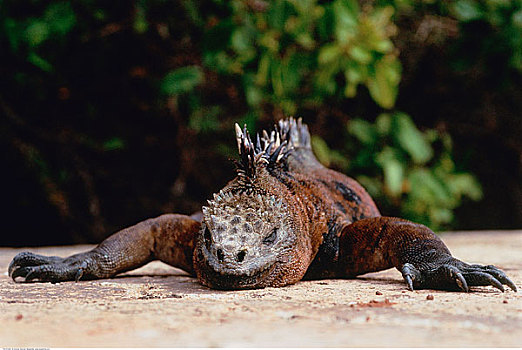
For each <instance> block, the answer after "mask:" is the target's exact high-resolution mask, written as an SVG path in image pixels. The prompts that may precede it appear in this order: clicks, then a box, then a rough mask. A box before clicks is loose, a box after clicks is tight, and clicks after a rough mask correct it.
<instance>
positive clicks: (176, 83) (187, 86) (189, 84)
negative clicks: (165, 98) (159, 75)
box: [161, 66, 203, 95]
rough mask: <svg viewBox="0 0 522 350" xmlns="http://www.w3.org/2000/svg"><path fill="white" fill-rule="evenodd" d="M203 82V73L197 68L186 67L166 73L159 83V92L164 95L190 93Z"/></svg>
mask: <svg viewBox="0 0 522 350" xmlns="http://www.w3.org/2000/svg"><path fill="white" fill-rule="evenodd" d="M202 81H203V72H202V71H201V69H200V68H199V67H196V66H188V67H182V68H178V69H176V70H174V71H172V72H170V73H168V74H167V75H166V76H165V78H163V81H162V82H161V91H162V92H163V93H164V94H166V95H177V94H180V93H184V92H190V91H192V90H193V89H194V88H195V87H196V86H198V85H199V84H201V82H202Z"/></svg>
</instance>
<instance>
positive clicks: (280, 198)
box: [194, 119, 308, 289]
mask: <svg viewBox="0 0 522 350" xmlns="http://www.w3.org/2000/svg"><path fill="white" fill-rule="evenodd" d="M286 123H288V125H286V124H281V123H280V125H279V129H278V130H276V131H274V132H272V133H271V134H270V135H268V133H266V132H265V133H264V134H263V136H262V137H259V136H258V137H257V142H256V145H254V144H253V142H252V141H251V139H250V136H249V135H248V132H247V131H246V128H245V129H243V130H241V129H240V128H239V127H238V126H237V125H236V135H237V139H238V147H239V154H240V157H241V161H240V163H239V166H238V177H237V178H236V179H235V180H234V181H232V182H231V183H230V184H229V185H228V186H227V187H225V188H224V189H223V190H221V191H220V192H219V193H217V194H214V198H213V200H209V201H208V206H205V207H203V222H202V229H201V232H200V233H199V235H198V236H197V238H196V248H195V254H194V262H195V266H196V272H197V275H198V278H199V279H200V281H201V282H202V283H203V284H204V285H207V286H209V287H212V288H218V289H238V288H262V287H266V286H282V285H286V284H290V283H294V282H296V281H297V280H299V279H300V278H301V277H302V276H303V275H304V273H305V272H306V267H307V266H308V265H307V264H306V257H303V255H306V251H307V249H306V248H303V247H301V245H302V241H303V240H302V239H301V235H302V234H303V222H302V220H303V218H302V217H301V216H300V215H297V213H298V212H299V210H298V208H296V203H295V201H296V200H295V198H293V196H292V195H291V193H290V192H289V191H288V189H286V188H285V187H284V186H283V185H282V184H281V183H280V182H279V181H277V179H276V178H275V177H273V176H272V175H271V172H272V171H274V168H271V167H281V166H283V165H284V159H285V157H287V156H288V154H289V152H290V151H291V150H292V148H293V145H294V144H295V143H296V142H297V140H295V135H294V140H292V138H291V135H292V132H293V129H292V128H295V127H297V123H296V122H295V120H293V119H291V120H288V121H286ZM299 126H301V124H300V122H299ZM279 170H281V169H279ZM303 263H305V264H306V266H304V264H303Z"/></svg>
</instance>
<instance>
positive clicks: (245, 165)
mask: <svg viewBox="0 0 522 350" xmlns="http://www.w3.org/2000/svg"><path fill="white" fill-rule="evenodd" d="M235 129H236V141H237V147H238V150H239V157H240V163H239V164H240V166H239V168H238V175H239V180H240V181H241V182H242V183H243V184H247V183H248V182H249V181H248V180H253V179H254V178H255V176H256V171H257V169H259V168H261V167H266V166H275V165H277V164H280V163H281V161H282V160H284V159H285V158H286V157H287V156H288V154H289V153H290V151H292V150H293V149H294V148H297V147H306V148H310V134H309V132H308V127H307V126H306V124H303V122H302V119H301V118H299V119H297V121H296V120H295V119H294V118H292V117H291V118H288V119H284V120H280V121H279V122H278V124H277V125H276V126H275V130H273V131H271V132H270V134H269V133H268V132H267V131H266V130H263V131H262V132H261V135H262V136H260V135H259V134H257V135H256V142H255V143H254V142H252V139H251V138H250V134H249V132H248V130H247V129H246V125H245V126H244V128H243V129H241V127H240V126H239V125H238V124H236V125H235Z"/></svg>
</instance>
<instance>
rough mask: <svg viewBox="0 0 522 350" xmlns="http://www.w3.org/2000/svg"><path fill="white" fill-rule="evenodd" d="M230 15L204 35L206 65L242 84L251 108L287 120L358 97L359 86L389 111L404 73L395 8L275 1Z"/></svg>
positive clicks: (233, 7)
mask: <svg viewBox="0 0 522 350" xmlns="http://www.w3.org/2000/svg"><path fill="white" fill-rule="evenodd" d="M229 6H230V16H229V17H227V18H223V19H222V20H221V21H220V22H219V23H218V24H217V25H215V26H214V27H213V28H212V29H211V30H209V31H208V32H207V33H206V39H205V45H204V52H203V58H204V63H205V65H206V66H207V67H208V68H209V69H211V70H216V71H217V72H219V73H221V74H227V75H233V76H238V77H241V79H242V81H243V86H244V91H245V97H246V101H247V103H248V105H249V107H250V108H251V109H254V110H255V109H259V108H262V106H263V105H272V106H275V107H276V108H278V109H281V110H282V111H283V112H285V113H287V114H293V113H295V112H296V111H297V109H298V106H299V105H301V104H306V105H308V106H320V105H321V104H322V103H323V101H324V99H325V98H326V97H329V96H336V97H338V98H342V97H343V96H344V97H350V98H351V97H354V96H355V95H356V92H357V87H358V86H359V85H361V84H362V85H364V86H366V87H367V88H368V90H369V92H370V94H371V96H372V98H373V99H374V101H375V102H376V103H377V104H378V105H380V106H382V107H384V108H392V107H393V105H394V103H395V99H396V97H397V87H398V83H399V80H400V72H401V66H400V62H399V60H398V59H397V52H396V50H395V49H394V45H393V43H392V41H391V39H390V38H391V37H392V36H393V35H394V34H395V32H396V30H395V26H394V25H393V23H392V22H391V16H392V15H393V8H392V7H390V6H385V7H378V8H366V9H364V10H362V9H361V8H360V7H359V5H358V3H357V2H356V1H353V0H335V1H332V2H330V3H326V4H320V3H319V2H318V1H313V0H308V1H290V0H276V1H273V2H270V3H267V8H266V9H262V10H261V11H260V10H259V9H254V8H252V7H250V6H249V5H248V3H247V2H244V1H240V0H234V1H230V2H229Z"/></svg>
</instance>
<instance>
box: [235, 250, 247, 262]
mask: <svg viewBox="0 0 522 350" xmlns="http://www.w3.org/2000/svg"><path fill="white" fill-rule="evenodd" d="M246 253H247V252H246V250H242V251H240V252H239V253H238V254H237V261H238V262H242V261H243V260H245V255H246Z"/></svg>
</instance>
